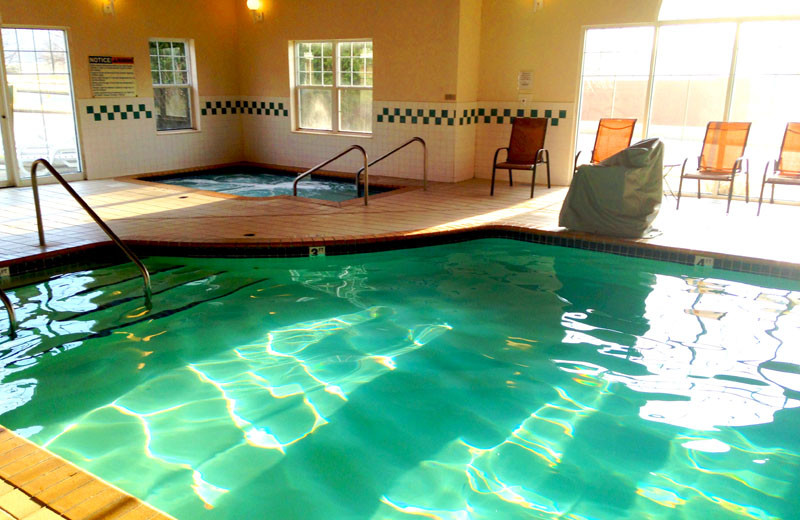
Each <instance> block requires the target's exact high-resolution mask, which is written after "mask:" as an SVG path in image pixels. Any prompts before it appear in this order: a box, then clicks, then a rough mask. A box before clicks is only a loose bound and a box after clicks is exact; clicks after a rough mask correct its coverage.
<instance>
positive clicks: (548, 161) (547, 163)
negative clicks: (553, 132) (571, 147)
mask: <svg viewBox="0 0 800 520" xmlns="http://www.w3.org/2000/svg"><path fill="white" fill-rule="evenodd" d="M545 164H546V165H547V189H548V190H549V189H550V154H549V153H548V154H547V162H545Z"/></svg>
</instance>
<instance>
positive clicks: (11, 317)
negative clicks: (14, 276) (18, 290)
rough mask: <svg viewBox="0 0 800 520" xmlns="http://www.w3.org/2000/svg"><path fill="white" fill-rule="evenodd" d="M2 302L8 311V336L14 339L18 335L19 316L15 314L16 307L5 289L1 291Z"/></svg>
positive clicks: (0, 298)
mask: <svg viewBox="0 0 800 520" xmlns="http://www.w3.org/2000/svg"><path fill="white" fill-rule="evenodd" d="M0 300H2V301H3V305H5V306H6V311H8V335H9V336H11V337H12V338H13V337H14V336H16V335H17V314H16V313H15V312H14V305H13V304H12V303H11V300H9V299H8V296H7V295H6V293H5V291H3V289H0Z"/></svg>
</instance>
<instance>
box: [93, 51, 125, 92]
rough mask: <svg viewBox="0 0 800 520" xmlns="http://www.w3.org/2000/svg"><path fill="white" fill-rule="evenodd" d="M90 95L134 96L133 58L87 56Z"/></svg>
mask: <svg viewBox="0 0 800 520" xmlns="http://www.w3.org/2000/svg"><path fill="white" fill-rule="evenodd" d="M89 75H90V76H91V80H92V97H96V98H99V97H136V75H135V74H134V71H133V58H124V57H119V56H89Z"/></svg>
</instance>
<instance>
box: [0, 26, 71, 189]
mask: <svg viewBox="0 0 800 520" xmlns="http://www.w3.org/2000/svg"><path fill="white" fill-rule="evenodd" d="M2 37H3V51H4V65H5V71H6V81H7V83H8V92H9V99H8V102H9V105H10V106H11V107H12V111H11V116H12V117H11V126H12V128H13V136H14V143H15V148H16V160H17V166H18V168H19V176H20V177H21V178H23V179H24V178H30V167H31V163H33V161H35V160H36V159H39V158H44V159H47V160H48V161H50V163H52V164H53V166H54V167H55V168H56V169H58V170H59V171H60V172H61V173H75V172H80V171H81V164H80V154H79V153H78V137H77V135H78V134H77V130H76V124H75V113H74V110H73V107H74V102H73V95H72V80H71V77H70V66H69V53H68V51H67V41H66V34H65V33H64V31H63V30H59V29H32V28H31V29H29V28H16V27H4V28H3V29H2ZM5 162H6V161H5V160H3V167H2V170H3V173H6V172H5Z"/></svg>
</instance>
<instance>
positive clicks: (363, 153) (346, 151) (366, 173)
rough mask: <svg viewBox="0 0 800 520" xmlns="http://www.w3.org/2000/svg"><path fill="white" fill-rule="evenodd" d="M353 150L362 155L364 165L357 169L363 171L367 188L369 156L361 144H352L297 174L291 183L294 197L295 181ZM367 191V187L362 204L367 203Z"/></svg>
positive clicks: (295, 192)
mask: <svg viewBox="0 0 800 520" xmlns="http://www.w3.org/2000/svg"><path fill="white" fill-rule="evenodd" d="M353 150H358V151H360V152H361V153H362V155H364V167H363V168H361V170H359V172H361V171H363V172H364V186H366V187H367V188H369V163H368V161H369V158H368V157H367V151H366V150H364V148H362V147H361V146H359V145H357V144H354V145H352V146H351V147H349V148H348V149H346V150H344V151H342V152H340V153H339V154H338V155H336V156H335V157H332V158H330V159H328V160H327V161H325V162H324V163H320V164H318V165H316V166H314V167H313V168H311V169H310V170H307V171H304V172H303V173H301V174H300V175H298V176H297V177H296V178H295V180H294V183H293V184H292V194H293V195H294V196H295V197H297V183H298V182H300V179H302V178H304V177H307V176H309V175H311V174H312V173H314V172H315V171H317V170H319V169H320V168H322V167H323V166H327V165H328V164H330V163H332V162H333V161H335V160H336V159H338V158H339V157H341V156H343V155H346V154H348V153H350V152H351V151H353ZM368 192H369V189H367V191H365V192H364V205H365V206H366V205H367V203H368V199H369V193H368Z"/></svg>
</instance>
